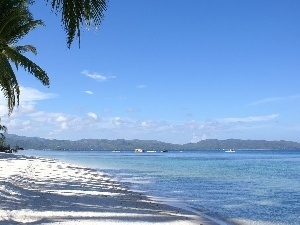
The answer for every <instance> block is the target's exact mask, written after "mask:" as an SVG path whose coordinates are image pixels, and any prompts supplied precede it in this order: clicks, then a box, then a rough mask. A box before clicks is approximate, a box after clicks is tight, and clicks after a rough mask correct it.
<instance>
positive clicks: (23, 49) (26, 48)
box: [13, 45, 37, 55]
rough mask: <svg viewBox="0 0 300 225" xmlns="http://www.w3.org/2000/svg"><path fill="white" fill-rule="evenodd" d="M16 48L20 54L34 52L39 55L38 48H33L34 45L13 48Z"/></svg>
mask: <svg viewBox="0 0 300 225" xmlns="http://www.w3.org/2000/svg"><path fill="white" fill-rule="evenodd" d="M13 48H15V50H16V51H17V52H19V53H21V54H22V53H25V52H32V53H33V54H35V55H36V54H37V50H36V47H34V46H32V45H23V46H16V47H13Z"/></svg>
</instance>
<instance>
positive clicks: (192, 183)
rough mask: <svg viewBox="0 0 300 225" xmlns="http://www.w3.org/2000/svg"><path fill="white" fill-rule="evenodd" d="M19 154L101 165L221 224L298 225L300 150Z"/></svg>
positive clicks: (138, 186)
mask: <svg viewBox="0 0 300 225" xmlns="http://www.w3.org/2000/svg"><path fill="white" fill-rule="evenodd" d="M18 154H22V155H30V156H39V157H45V158H54V159H59V160H63V161H66V162H71V163H76V164H80V165H83V166H87V167H91V168H95V169H98V170H100V171H102V172H105V173H107V174H109V176H110V177H111V178H112V179H114V180H118V181H119V182H120V183H122V184H123V185H124V186H127V187H128V188H130V189H132V190H135V191H140V192H143V193H144V194H146V195H148V196H152V197H154V198H156V199H158V200H162V201H165V202H167V203H168V204H171V205H176V206H179V207H182V208H187V209H190V210H192V211H194V212H196V213H198V214H200V215H202V216H206V217H208V218H211V219H213V220H215V221H216V222H218V223H219V224H221V225H227V224H247V225H248V224H249V225H294V224H295V225H296V224H297V225H299V224H300V151H286V150H285V151H281V150H259V151H258V150H257V151H256V150H255V151H254V150H249V151H248V150H240V151H239V150H236V152H234V153H227V152H225V151H221V150H218V151H213V150H201V151H169V152H164V153H162V152H159V151H157V152H145V153H134V151H133V150H132V151H120V152H112V151H57V150H25V151H20V152H19V153H18Z"/></svg>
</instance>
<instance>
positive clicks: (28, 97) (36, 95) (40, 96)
mask: <svg viewBox="0 0 300 225" xmlns="http://www.w3.org/2000/svg"><path fill="white" fill-rule="evenodd" d="M20 92H21V93H20V103H21V102H32V101H40V100H45V99H52V98H55V97H56V96H57V95H56V94H53V93H45V92H41V91H39V90H37V89H34V88H31V87H22V86H21V87H20Z"/></svg>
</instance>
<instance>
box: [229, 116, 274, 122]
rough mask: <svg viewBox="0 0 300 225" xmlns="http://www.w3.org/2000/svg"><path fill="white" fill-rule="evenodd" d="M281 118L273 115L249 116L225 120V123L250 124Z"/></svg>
mask: <svg viewBox="0 0 300 225" xmlns="http://www.w3.org/2000/svg"><path fill="white" fill-rule="evenodd" d="M277 117H279V114H272V115H267V116H248V117H241V118H238V117H236V118H234V117H233V118H225V119H224V121H225V122H230V123H240V122H244V123H248V122H259V121H267V120H273V119H275V118H277Z"/></svg>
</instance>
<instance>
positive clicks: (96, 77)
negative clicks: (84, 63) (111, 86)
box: [82, 70, 116, 81]
mask: <svg viewBox="0 0 300 225" xmlns="http://www.w3.org/2000/svg"><path fill="white" fill-rule="evenodd" d="M82 74H84V75H85V76H87V77H89V78H92V79H94V80H97V81H106V80H108V79H114V78H116V77H115V76H104V75H101V74H98V73H91V72H89V71H88V70H84V71H82Z"/></svg>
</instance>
